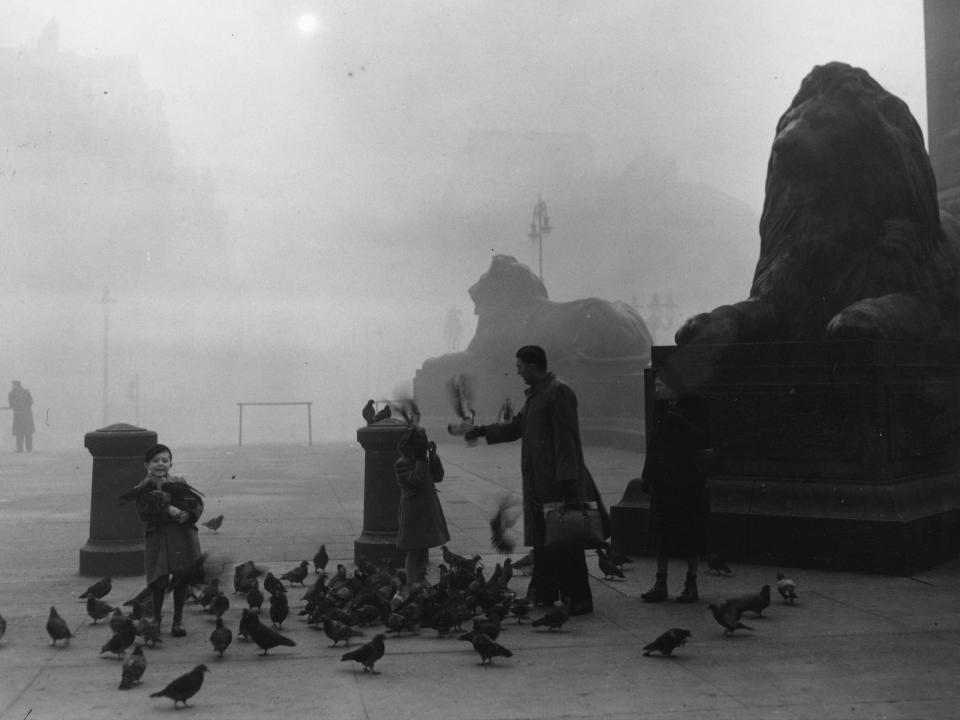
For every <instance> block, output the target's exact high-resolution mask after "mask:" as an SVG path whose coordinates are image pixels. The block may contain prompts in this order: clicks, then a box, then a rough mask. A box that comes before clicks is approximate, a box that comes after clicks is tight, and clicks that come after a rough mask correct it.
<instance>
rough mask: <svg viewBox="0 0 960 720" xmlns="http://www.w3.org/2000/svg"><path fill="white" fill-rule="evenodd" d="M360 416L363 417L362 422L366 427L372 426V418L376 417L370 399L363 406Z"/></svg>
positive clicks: (375, 411) (371, 399) (375, 410)
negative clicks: (364, 422)
mask: <svg viewBox="0 0 960 720" xmlns="http://www.w3.org/2000/svg"><path fill="white" fill-rule="evenodd" d="M360 414H361V415H363V419H364V421H366V423H367V425H373V423H374V422H375V421H374V417H376V415H377V409H376V408H375V407H374V400H373V398H370V399H369V400H367V404H366V405H364V406H363V410H361V411H360Z"/></svg>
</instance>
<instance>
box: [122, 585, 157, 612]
mask: <svg viewBox="0 0 960 720" xmlns="http://www.w3.org/2000/svg"><path fill="white" fill-rule="evenodd" d="M152 596H153V591H152V590H151V589H150V588H149V587H145V588H144V589H143V590H141V591H140V592H138V593H137V594H136V595H134V596H133V597H132V598H130V599H129V600H127V601H126V602H125V603H123V607H128V606H133V605H136V604H137V603H139V604H140V605H143V607H144V608H147V606H148V604H149V603H152V602H153V599H152Z"/></svg>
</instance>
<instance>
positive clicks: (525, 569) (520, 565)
mask: <svg viewBox="0 0 960 720" xmlns="http://www.w3.org/2000/svg"><path fill="white" fill-rule="evenodd" d="M513 569H514V570H519V571H520V574H521V575H529V574H530V573H532V572H533V551H532V550H531V551H530V552H528V553H527V554H526V555H524V556H523V557H522V558H520V559H519V560H517V561H516V562H515V563H513Z"/></svg>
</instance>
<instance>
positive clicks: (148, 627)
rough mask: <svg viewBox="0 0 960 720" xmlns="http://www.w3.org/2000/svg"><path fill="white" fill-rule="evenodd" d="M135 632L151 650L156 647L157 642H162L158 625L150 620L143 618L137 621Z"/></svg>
mask: <svg viewBox="0 0 960 720" xmlns="http://www.w3.org/2000/svg"><path fill="white" fill-rule="evenodd" d="M137 632H138V634H139V635H140V637H142V638H143V642H144V644H145V645H149V646H150V647H152V648H153V647H156V646H157V643H158V642H159V643H162V642H163V638H161V637H160V624H159V623H158V622H155V621H154V620H151V619H150V618H147V617H143V618H140V620H138V621H137Z"/></svg>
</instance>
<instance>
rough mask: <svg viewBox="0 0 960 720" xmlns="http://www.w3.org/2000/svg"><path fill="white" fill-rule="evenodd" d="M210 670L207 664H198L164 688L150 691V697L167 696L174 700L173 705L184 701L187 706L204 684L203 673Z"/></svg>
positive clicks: (175, 705)
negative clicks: (153, 691) (188, 701)
mask: <svg viewBox="0 0 960 720" xmlns="http://www.w3.org/2000/svg"><path fill="white" fill-rule="evenodd" d="M207 672H210V670H209V669H207V666H206V665H197V666H196V667H195V668H194V669H193V670H191V671H190V672H188V673H185V674H184V675H181V676H180V677H178V678H177V679H176V680H174V681H173V682H171V683H170V684H169V685H167V686H166V687H165V688H164V689H163V690H160V691H158V692H155V693H150V697H152V698H153V697H166V698H170V699H171V700H173V707H174V708H176V707H177V703H183V706H184V707H187V700H189V699H190V698H192V697H193V696H194V695H196V694H197V692H198V691H199V690H200V688H201V687H202V686H203V674H204V673H207Z"/></svg>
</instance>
